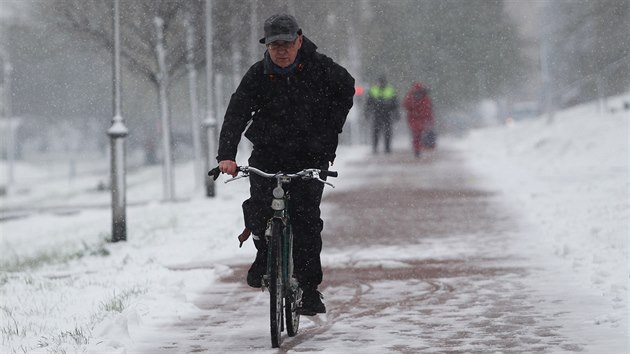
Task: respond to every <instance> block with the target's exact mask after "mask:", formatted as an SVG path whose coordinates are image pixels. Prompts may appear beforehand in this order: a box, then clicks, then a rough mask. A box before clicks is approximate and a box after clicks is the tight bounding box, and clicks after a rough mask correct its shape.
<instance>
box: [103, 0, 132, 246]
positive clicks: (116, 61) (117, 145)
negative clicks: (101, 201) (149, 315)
mask: <svg viewBox="0 0 630 354" xmlns="http://www.w3.org/2000/svg"><path fill="white" fill-rule="evenodd" d="M118 2H119V0H114V8H113V28H114V48H113V66H112V69H113V85H112V86H113V100H112V103H113V111H114V118H113V119H112V126H111V127H110V128H109V129H108V130H107V135H109V138H110V146H111V162H110V164H111V165H110V167H111V190H112V242H118V241H126V240H127V218H126V182H125V178H126V176H125V175H126V173H125V137H126V136H127V134H128V130H127V127H125V124H124V120H123V117H122V115H121V106H122V105H121V95H120V25H119V14H118Z"/></svg>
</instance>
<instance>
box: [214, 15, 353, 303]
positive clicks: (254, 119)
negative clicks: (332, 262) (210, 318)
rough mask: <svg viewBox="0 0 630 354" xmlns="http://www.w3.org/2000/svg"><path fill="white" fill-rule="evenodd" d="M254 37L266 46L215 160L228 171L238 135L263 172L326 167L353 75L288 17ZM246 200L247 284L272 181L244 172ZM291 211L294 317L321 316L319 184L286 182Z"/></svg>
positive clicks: (256, 273)
mask: <svg viewBox="0 0 630 354" xmlns="http://www.w3.org/2000/svg"><path fill="white" fill-rule="evenodd" d="M264 31H265V37H264V38H263V39H261V40H260V42H261V43H263V44H265V45H266V47H267V51H266V52H265V55H264V58H263V59H262V60H261V61H259V62H257V63H255V64H254V65H252V66H251V67H250V68H249V70H248V71H247V73H246V74H245V76H244V77H243V79H242V81H241V83H240V85H239V86H238V88H237V89H236V92H234V94H233V95H232V97H231V99H230V103H229V105H228V108H227V111H226V113H225V119H224V121H223V126H222V128H221V133H220V138H219V151H218V156H217V160H218V161H219V169H220V170H221V172H223V173H227V174H230V175H233V176H235V175H236V173H237V169H236V168H237V165H236V162H235V159H236V152H237V147H238V143H239V141H240V139H241V134H242V133H243V131H245V129H246V127H247V125H248V124H249V122H250V121H251V125H250V126H249V128H247V131H246V132H245V137H246V138H247V139H249V140H250V141H251V142H252V144H253V150H252V154H251V156H250V158H249V165H250V166H253V167H256V168H259V169H261V170H263V171H266V172H278V171H282V172H288V173H291V172H297V171H300V170H302V169H304V168H319V169H328V167H329V164H332V163H333V161H334V160H335V156H336V150H337V143H338V136H339V133H341V131H342V127H343V125H344V123H345V121H346V117H347V115H348V112H349V110H350V108H351V107H352V104H353V96H354V78H352V76H351V75H350V74H349V73H348V72H347V71H346V69H344V68H343V67H341V66H340V65H338V64H336V63H335V62H333V60H332V59H330V58H329V57H327V56H325V55H323V54H321V53H319V52H317V46H316V45H315V44H314V43H313V42H311V41H310V40H309V39H308V38H307V37H306V36H304V35H303V34H302V30H301V29H300V28H299V26H298V24H297V21H296V20H295V18H294V17H293V16H291V15H286V14H279V15H274V16H271V17H270V18H268V19H267V20H266V21H265V24H264ZM249 179H250V195H251V197H250V198H249V199H247V200H246V201H245V202H244V203H243V213H244V216H245V227H246V229H249V230H251V234H252V235H253V236H252V237H253V239H254V244H255V246H256V249H257V254H256V259H255V260H254V263H253V264H252V266H251V267H250V269H249V271H248V274H247V283H248V284H249V285H250V286H252V287H261V278H262V276H263V275H264V273H265V271H266V252H267V250H266V247H267V246H266V243H265V240H264V239H263V237H264V232H265V229H266V227H267V220H268V219H269V218H270V217H271V216H272V215H273V211H272V209H271V199H272V198H271V195H272V194H271V190H272V189H273V188H274V187H275V186H276V180H275V179H266V178H263V177H260V176H257V175H255V174H252V175H250V177H249ZM288 188H289V189H290V192H291V206H290V207H291V210H290V212H291V215H292V226H293V233H294V241H293V243H294V245H293V246H294V250H293V258H294V270H295V273H296V277H297V279H298V282H299V283H300V287H301V288H302V290H303V295H302V310H301V312H302V314H305V315H315V314H317V313H325V312H326V307H325V306H324V304H323V302H322V300H321V293H320V292H319V291H318V290H317V287H318V285H319V284H320V283H321V281H322V268H321V262H320V253H321V249H322V238H321V231H322V228H323V225H324V223H323V221H322V219H321V218H320V201H321V198H322V192H323V184H322V183H320V182H318V181H313V180H311V181H302V180H294V181H292V182H291V184H289V185H288Z"/></svg>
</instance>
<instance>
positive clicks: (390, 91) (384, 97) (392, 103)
mask: <svg viewBox="0 0 630 354" xmlns="http://www.w3.org/2000/svg"><path fill="white" fill-rule="evenodd" d="M365 113H366V116H367V118H368V119H371V120H372V152H374V153H377V151H378V139H379V137H380V136H381V135H383V140H384V145H385V153H390V152H391V141H392V123H393V121H395V120H398V98H397V97H396V90H395V89H394V87H393V86H392V85H390V84H388V83H387V78H386V77H385V76H381V77H380V78H379V83H378V85H373V86H372V87H370V91H369V92H368V98H367V102H366V103H365Z"/></svg>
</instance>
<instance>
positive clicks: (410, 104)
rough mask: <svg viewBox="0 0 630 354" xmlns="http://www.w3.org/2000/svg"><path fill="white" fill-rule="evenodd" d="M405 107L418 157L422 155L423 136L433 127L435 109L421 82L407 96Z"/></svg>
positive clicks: (415, 152)
mask: <svg viewBox="0 0 630 354" xmlns="http://www.w3.org/2000/svg"><path fill="white" fill-rule="evenodd" d="M404 106H405V109H406V110H407V124H408V125H409V129H410V130H411V135H412V145H413V152H414V155H415V156H416V157H420V154H421V153H422V147H423V142H422V136H423V135H422V134H423V132H426V131H428V130H429V129H430V128H431V127H432V126H433V108H432V104H431V99H430V98H429V94H428V91H427V89H426V88H424V87H423V86H422V84H421V83H420V82H417V81H416V82H414V83H413V86H412V87H411V89H409V92H407V95H405V100H404Z"/></svg>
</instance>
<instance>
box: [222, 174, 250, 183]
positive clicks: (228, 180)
mask: <svg viewBox="0 0 630 354" xmlns="http://www.w3.org/2000/svg"><path fill="white" fill-rule="evenodd" d="M245 177H247V175H240V176H236V177H232V178H230V179H226V180H225V182H223V183H229V182H232V181H236V180H237V179H241V178H245Z"/></svg>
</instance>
